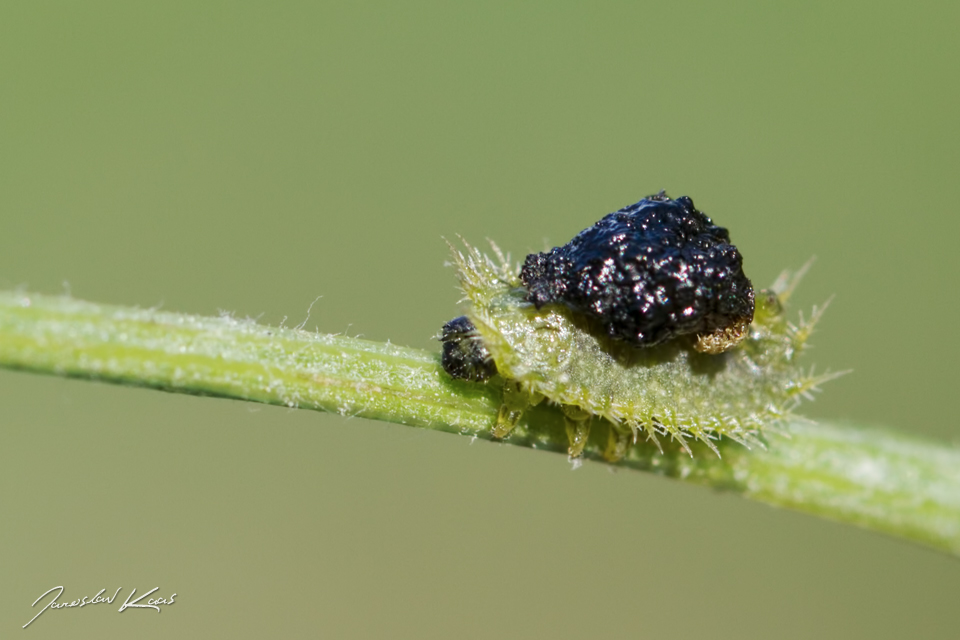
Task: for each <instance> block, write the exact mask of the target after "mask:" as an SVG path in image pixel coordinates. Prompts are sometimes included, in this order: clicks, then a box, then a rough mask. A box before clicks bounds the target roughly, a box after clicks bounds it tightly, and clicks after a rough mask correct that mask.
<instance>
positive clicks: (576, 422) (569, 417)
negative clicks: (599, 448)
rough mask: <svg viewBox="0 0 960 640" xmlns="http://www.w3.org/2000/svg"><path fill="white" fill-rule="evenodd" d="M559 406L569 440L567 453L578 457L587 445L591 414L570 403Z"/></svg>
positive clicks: (572, 456)
mask: <svg viewBox="0 0 960 640" xmlns="http://www.w3.org/2000/svg"><path fill="white" fill-rule="evenodd" d="M561 408H562V409H563V421H564V422H565V423H566V426H567V439H569V441H570V447H569V448H568V449H567V453H568V454H569V455H570V457H571V458H578V457H580V454H581V453H583V448H584V447H585V446H586V445H587V438H588V437H590V422H591V420H592V419H593V416H592V415H591V414H590V413H588V412H586V411H584V410H583V409H581V408H580V407H575V406H573V405H572V404H565V405H561Z"/></svg>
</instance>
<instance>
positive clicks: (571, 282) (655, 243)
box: [520, 192, 754, 353]
mask: <svg viewBox="0 0 960 640" xmlns="http://www.w3.org/2000/svg"><path fill="white" fill-rule="evenodd" d="M520 281H521V282H522V283H523V285H524V287H526V289H527V292H528V293H527V299H528V300H529V301H530V302H532V303H533V304H534V305H535V306H536V307H537V308H538V309H540V308H541V307H543V306H544V305H550V304H560V305H563V306H565V307H567V308H569V309H570V310H571V311H573V312H575V313H578V314H581V315H583V316H585V317H586V318H589V319H590V320H591V321H593V322H594V323H596V324H597V325H598V326H599V327H601V329H602V330H603V332H604V333H606V335H608V336H609V337H611V338H613V339H615V340H622V341H624V342H626V343H628V344H631V345H634V346H637V347H652V346H655V345H658V344H662V343H664V342H667V341H668V340H670V339H672V338H674V337H676V336H680V335H685V334H699V335H700V336H702V338H701V340H699V341H698V342H697V345H698V349H699V350H700V351H704V352H707V353H721V352H722V351H725V350H726V349H729V348H730V347H732V346H734V345H736V344H737V343H738V342H739V341H740V340H741V339H743V337H744V336H745V335H746V328H747V326H748V325H749V324H750V322H751V321H752V320H753V311H754V293H753V285H752V284H751V283H750V280H749V279H748V278H747V277H746V275H744V273H743V258H742V257H741V255H740V252H739V251H738V250H737V248H736V247H735V246H734V245H733V244H732V243H731V242H730V234H729V233H728V232H727V230H726V229H724V228H723V227H718V226H716V225H715V224H713V221H712V220H710V218H708V217H707V216H706V215H705V214H704V213H703V212H701V211H698V210H697V208H696V207H694V205H693V200H691V199H690V198H689V197H686V196H684V197H681V198H677V199H676V200H671V199H670V198H668V197H667V196H666V194H664V193H663V192H661V193H660V194H658V195H655V196H649V197H646V198H644V199H643V200H641V201H640V202H637V203H636V204H633V205H630V206H628V207H624V208H623V209H620V210H619V211H616V212H614V213H611V214H610V215H608V216H605V217H604V218H602V219H601V220H600V221H599V222H597V223H596V224H595V225H593V226H592V227H589V228H587V229H584V230H583V231H581V232H580V233H579V234H577V236H575V237H574V238H573V239H572V240H571V241H570V242H568V243H567V244H565V245H564V246H562V247H555V248H553V249H552V250H551V251H549V252H546V253H535V254H530V255H529V256H527V259H526V261H525V262H524V264H523V268H522V269H521V271H520Z"/></svg>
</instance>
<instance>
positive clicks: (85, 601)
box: [23, 586, 177, 629]
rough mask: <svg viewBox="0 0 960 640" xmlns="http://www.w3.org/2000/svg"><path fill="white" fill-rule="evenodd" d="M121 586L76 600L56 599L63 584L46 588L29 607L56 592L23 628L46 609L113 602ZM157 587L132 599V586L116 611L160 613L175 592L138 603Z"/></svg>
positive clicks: (170, 602)
mask: <svg viewBox="0 0 960 640" xmlns="http://www.w3.org/2000/svg"><path fill="white" fill-rule="evenodd" d="M122 588H123V587H117V590H116V591H114V592H113V595H112V596H110V597H106V596H104V595H103V594H104V592H105V591H106V589H100V591H99V592H98V593H97V595H95V596H93V597H92V598H90V597H89V596H83V597H82V598H79V599H77V600H72V601H70V602H59V601H58V598H60V596H62V595H63V586H59V587H53V588H52V589H47V590H46V591H45V592H44V593H43V594H42V595H41V596H40V597H39V598H37V599H36V600H34V601H33V604H32V605H30V606H31V607H35V606H37V603H38V602H40V601H41V600H43V599H44V598H45V597H46V596H48V595H50V594H51V593H53V592H56V595H55V596H53V598H51V599H50V602H48V603H47V604H46V606H45V607H43V609H40V611H38V612H37V615H35V616H33V617H32V618H31V619H30V622H28V623H27V624H25V625H23V628H24V629H26V628H27V627H29V626H30V625H31V624H32V623H33V621H34V620H36V619H37V618H39V617H40V614H41V613H43V612H44V611H46V610H47V609H69V608H72V607H85V606H87V605H89V604H103V603H104V602H106V603H107V604H113V601H114V600H116V599H117V595H118V594H119V593H120V589H122ZM159 589H160V587H154V588H153V589H151V590H150V591H147V592H146V593H144V594H143V595H141V596H140V597H139V598H137V599H136V600H132V598H133V597H134V596H135V595H136V593H137V590H136V588H134V589H133V591H131V592H130V595H128V596H127V599H126V600H125V601H124V603H123V604H122V605H120V608H119V609H117V611H118V612H120V613H122V612H123V611H124V610H125V609H156V611H157V613H160V607H161V606H162V605H170V604H173V599H174V598H176V597H177V594H176V593H174V594H171V596H170V597H169V598H160V597H157V598H150V599H148V600H147V601H146V603H143V604H141V603H140V601H141V600H143V599H144V598H146V597H147V596H149V595H150V594H152V593H153V592H154V591H157V590H159Z"/></svg>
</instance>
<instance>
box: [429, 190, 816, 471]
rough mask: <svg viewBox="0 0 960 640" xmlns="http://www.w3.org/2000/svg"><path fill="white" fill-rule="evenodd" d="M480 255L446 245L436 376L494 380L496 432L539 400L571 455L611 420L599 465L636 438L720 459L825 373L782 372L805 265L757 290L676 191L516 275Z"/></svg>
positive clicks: (795, 344) (793, 351)
mask: <svg viewBox="0 0 960 640" xmlns="http://www.w3.org/2000/svg"><path fill="white" fill-rule="evenodd" d="M494 251H495V254H496V257H495V258H490V257H488V256H486V255H483V254H481V253H480V252H479V251H478V250H477V249H475V248H472V247H469V246H468V247H467V249H466V251H465V252H459V251H455V252H454V260H455V264H456V266H457V268H458V276H459V279H460V284H461V287H462V289H463V292H464V294H465V297H466V302H467V309H466V314H465V316H464V317H461V318H457V319H455V320H453V321H451V322H450V323H448V324H447V325H446V326H445V327H444V332H443V336H442V337H441V340H443V343H444V344H443V348H444V357H443V365H444V368H445V369H446V371H447V372H448V373H449V374H450V375H452V376H454V377H458V378H465V379H470V380H474V381H483V380H487V379H489V378H491V377H493V376H495V375H498V376H500V377H501V378H502V379H503V388H504V395H503V406H502V407H501V410H500V413H499V416H498V418H497V421H496V424H494V425H493V427H492V429H493V434H494V436H496V437H500V438H502V437H504V436H506V435H507V434H508V433H509V432H510V430H511V429H512V428H513V427H514V426H515V425H516V423H517V421H518V420H519V419H520V417H521V415H522V413H523V410H524V408H525V407H526V406H528V405H530V404H534V403H536V402H539V401H540V400H542V399H544V398H545V399H547V400H549V401H550V402H553V403H556V404H558V405H560V406H561V408H562V409H563V411H564V415H565V420H566V423H567V434H568V436H569V454H570V455H571V456H573V457H576V456H579V455H580V453H581V452H582V451H583V447H584V445H585V444H586V441H587V437H588V435H589V431H590V424H591V420H592V418H593V417H595V416H596V417H600V418H603V419H605V420H606V421H608V422H609V424H610V429H609V433H610V435H609V438H608V444H607V448H606V452H605V456H606V457H607V458H608V459H609V460H617V459H619V458H620V457H622V456H623V454H624V452H625V451H626V449H627V447H629V446H631V445H632V444H634V443H636V441H637V439H638V437H639V436H640V435H644V436H645V437H646V438H647V439H648V440H650V441H652V442H653V443H654V444H656V445H657V446H659V444H660V443H659V439H658V438H659V437H668V438H672V439H674V440H676V441H678V442H679V443H680V445H681V446H682V447H683V448H684V449H686V450H687V451H688V452H690V449H689V447H688V443H687V441H688V440H690V439H697V440H700V441H702V442H704V443H705V444H706V445H707V446H709V447H710V448H711V449H713V451H714V452H716V453H717V454H718V455H719V451H718V449H717V447H716V444H715V441H717V440H718V439H719V438H721V437H728V438H731V439H733V440H735V441H737V442H740V443H742V444H745V445H750V444H758V443H760V441H759V436H760V435H761V433H762V431H763V430H764V429H767V428H771V427H775V426H776V424H777V423H778V422H780V421H782V420H786V419H789V418H791V417H792V416H793V414H792V412H793V410H794V408H795V407H796V405H797V404H798V403H799V401H800V399H801V398H803V397H809V396H810V392H811V391H813V390H815V389H816V387H817V385H818V384H820V383H822V382H824V381H826V380H827V379H829V378H830V377H831V376H814V375H813V374H812V373H811V372H809V371H807V372H805V371H803V370H801V369H800V367H799V366H798V365H797V363H796V359H797V356H798V355H799V354H800V352H801V351H802V350H803V348H804V345H805V344H806V341H807V338H808V337H809V335H810V333H811V331H812V329H813V326H814V324H815V323H816V321H817V320H818V319H819V317H820V314H821V312H822V310H823V309H820V310H819V311H818V310H816V309H815V310H814V313H813V314H812V316H811V317H810V318H809V319H808V320H806V321H803V319H802V318H801V321H800V322H799V324H797V325H794V324H791V323H789V322H787V320H786V318H785V314H784V305H785V304H786V302H787V300H788V298H789V296H790V293H791V292H792V290H793V287H794V286H795V285H796V283H797V281H798V280H799V277H800V276H801V275H802V271H803V270H801V272H799V273H797V274H795V275H793V276H790V275H789V274H784V275H782V276H781V277H780V278H779V279H778V280H777V282H776V283H775V284H774V285H773V287H772V288H770V289H768V290H764V291H761V292H759V293H757V294H756V295H755V294H754V290H753V287H752V285H751V283H750V281H749V280H748V279H747V278H746V276H745V275H743V271H742V259H741V257H740V254H739V252H738V251H737V249H736V247H734V246H733V245H732V244H730V241H729V235H728V234H727V231H726V230H725V229H723V228H721V227H716V226H715V225H713V223H712V221H711V220H710V219H709V218H707V217H706V216H705V215H703V214H702V213H701V212H699V211H697V210H696V209H695V208H694V207H693V202H692V201H691V200H690V199H689V198H678V199H677V200H670V199H669V198H667V196H666V195H665V194H663V193H662V192H661V193H660V194H658V195H656V196H650V197H648V198H644V199H643V200H641V201H640V202H638V203H637V204H635V205H631V206H630V207H625V208H624V209H621V210H620V211H618V212H615V213H613V214H610V215H609V216H606V217H605V218H603V219H602V220H601V221H600V222H598V223H597V224H596V225H594V226H593V227H590V228H588V229H586V230H585V231H583V232H582V233H580V234H578V235H577V236H576V237H575V238H574V239H573V240H571V242H570V243H568V244H567V245H565V246H564V247H558V248H555V249H553V250H552V251H550V252H548V253H541V254H531V255H530V256H528V257H527V259H526V261H525V263H524V265H523V267H522V268H521V269H519V275H518V269H517V267H516V266H511V265H510V264H509V261H508V260H506V259H505V258H504V257H503V255H502V254H501V253H500V252H499V250H497V249H496V247H495V246H494Z"/></svg>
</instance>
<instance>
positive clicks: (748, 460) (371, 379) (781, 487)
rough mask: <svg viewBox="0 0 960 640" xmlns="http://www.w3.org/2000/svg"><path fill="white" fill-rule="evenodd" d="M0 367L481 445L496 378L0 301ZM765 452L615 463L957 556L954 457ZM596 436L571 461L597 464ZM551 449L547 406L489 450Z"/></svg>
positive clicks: (938, 452)
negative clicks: (356, 419)
mask: <svg viewBox="0 0 960 640" xmlns="http://www.w3.org/2000/svg"><path fill="white" fill-rule="evenodd" d="M0 367H6V368H10V369H21V370H26V371H33V372H37V373H49V374H55V375H61V376H69V377H77V378H88V379H94V380H101V381H105V382H114V383H118V384H127V385H137V386H145V387H152V388H156V389H163V390H165V391H173V392H178V393H190V394H196V395H210V396H220V397H225V398H234V399H238V400H249V401H253V402H264V403H268V404H276V405H283V406H287V407H296V408H303V409H317V410H322V411H331V412H335V413H339V414H341V415H349V416H361V417H364V418H371V419H374V420H386V421H389V422H397V423H400V424H406V425H410V426H416V427H422V428H427V429H435V430H438V431H447V432H451V433H459V434H463V435H470V436H477V437H480V438H485V439H491V435H490V431H489V428H490V426H491V425H493V423H494V421H495V419H496V415H497V410H498V408H499V405H500V386H499V385H498V384H497V380H498V379H497V378H494V380H493V381H491V382H490V383H487V384H477V383H470V382H461V381H457V380H453V379H451V378H450V377H449V376H447V375H446V373H444V372H443V370H442V368H441V367H440V363H439V358H438V357H437V355H436V354H433V353H430V352H427V351H422V350H419V349H409V348H405V347H398V346H395V345H391V344H389V343H388V344H383V343H377V342H371V341H368V340H360V339H357V338H349V337H346V336H338V335H326V334H317V333H311V332H308V331H303V330H300V329H286V328H275V327H266V326H262V325H258V324H256V323H255V322H254V321H252V320H237V319H235V318H232V317H228V316H224V317H219V318H206V317H199V316H191V315H185V314H178V313H170V312H164V311H157V310H152V309H135V308H127V307H117V306H107V305H98V304H92V303H89V302H83V301H80V300H75V299H72V298H68V297H59V296H42V295H35V294H26V293H21V292H0ZM782 431H783V432H784V433H783V435H782V436H780V435H772V436H771V437H770V439H769V447H768V449H767V450H758V449H753V450H749V449H747V448H745V447H743V446H741V445H739V444H736V443H732V442H730V441H726V440H725V441H722V442H720V443H719V449H720V452H721V454H722V458H717V457H716V455H714V454H713V453H711V452H710V451H709V450H708V449H707V448H706V446H704V445H702V444H698V443H693V444H691V447H692V449H693V456H689V455H687V454H686V453H684V452H683V450H682V449H681V448H680V447H679V446H678V445H677V444H676V443H665V446H664V453H663V454H661V453H660V452H659V451H658V450H657V448H656V447H655V446H653V445H652V444H649V443H644V442H641V443H639V444H637V445H636V446H634V447H631V448H630V449H629V451H628V453H627V455H626V456H625V457H624V458H623V459H622V460H621V461H620V462H619V463H617V464H618V466H625V467H630V468H634V469H640V470H644V471H650V472H653V473H657V474H660V475H665V476H670V477H674V478H678V479H681V480H685V481H688V482H695V483H699V484H705V485H709V486H712V487H716V488H721V489H726V490H731V491H735V492H738V493H740V494H741V495H743V496H745V497H748V498H752V499H754V500H759V501H761V502H766V503H768V504H772V505H777V506H782V507H789V508H791V509H796V510H800V511H806V512H808V513H812V514H815V515H819V516H823V517H826V518H831V519H833V520H837V521H841V522H847V523H851V524H856V525H859V526H862V527H866V528H869V529H874V530H877V531H882V532H884V533H888V534H891V535H895V536H900V537H903V538H907V539H910V540H913V541H915V542H920V543H923V544H926V545H928V546H931V547H934V548H936V549H940V550H942V551H946V552H949V553H953V554H956V555H960V450H958V449H957V448H954V447H950V446H947V445H944V444H939V443H935V442H930V441H926V440H922V439H919V438H916V437H912V436H908V435H904V434H898V433H895V432H892V431H887V430H883V429H875V428H869V429H868V428H863V427H856V426H852V425H840V424H831V423H820V424H806V423H792V424H789V425H786V426H785V427H784V428H783V429H782ZM606 440H607V428H606V425H603V424H596V423H595V427H594V429H593V431H592V434H591V437H590V439H589V441H588V443H587V446H586V448H585V449H584V457H585V458H590V459H597V460H602V459H603V458H602V453H603V450H604V448H605V445H606ZM504 441H505V442H508V443H510V444H515V445H520V446H527V447H532V448H535V449H546V450H549V451H557V452H565V451H566V448H567V435H566V431H565V428H564V423H563V416H562V414H561V412H560V411H559V410H558V409H557V408H556V407H550V406H544V405H540V406H538V407H536V408H534V409H533V410H530V411H528V412H527V413H526V414H525V415H524V417H523V418H522V419H521V421H520V424H519V425H518V426H517V428H516V429H514V431H512V432H511V433H510V435H509V436H508V437H507V438H506V439H505V440H504Z"/></svg>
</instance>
